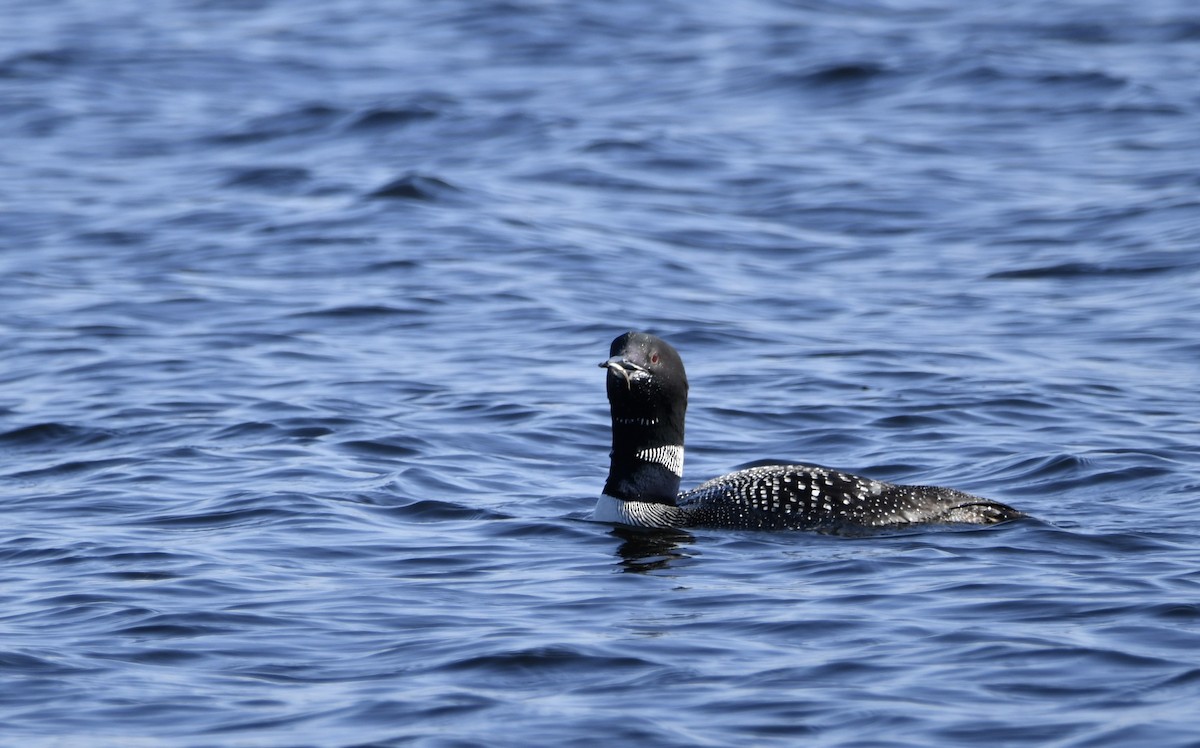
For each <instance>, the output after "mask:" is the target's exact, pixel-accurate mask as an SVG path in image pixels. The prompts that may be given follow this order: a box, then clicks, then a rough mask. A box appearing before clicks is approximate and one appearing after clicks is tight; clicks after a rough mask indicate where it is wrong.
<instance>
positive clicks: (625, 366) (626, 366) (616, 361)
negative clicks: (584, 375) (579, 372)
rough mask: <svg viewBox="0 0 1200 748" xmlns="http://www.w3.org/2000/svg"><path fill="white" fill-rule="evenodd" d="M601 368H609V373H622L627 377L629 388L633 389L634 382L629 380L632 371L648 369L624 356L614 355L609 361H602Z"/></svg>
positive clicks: (626, 384)
mask: <svg viewBox="0 0 1200 748" xmlns="http://www.w3.org/2000/svg"><path fill="white" fill-rule="evenodd" d="M600 368H602V369H608V373H609V374H620V375H621V376H623V377H625V387H626V388H627V389H633V383H632V382H631V381H630V380H629V374H630V372H635V371H646V367H644V366H641V365H639V364H635V363H633V362H632V361H630V360H628V359H626V358H625V357H623V356H613V357H612V358H610V359H609V360H607V361H601V362H600Z"/></svg>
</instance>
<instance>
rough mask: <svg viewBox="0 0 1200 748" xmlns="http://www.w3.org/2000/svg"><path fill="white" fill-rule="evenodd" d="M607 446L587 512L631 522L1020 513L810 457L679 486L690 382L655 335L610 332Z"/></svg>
mask: <svg viewBox="0 0 1200 748" xmlns="http://www.w3.org/2000/svg"><path fill="white" fill-rule="evenodd" d="M609 356H610V358H609V359H608V360H607V361H604V362H603V363H601V364H600V366H602V367H604V368H605V369H607V370H608V378H607V379H608V381H607V385H608V402H609V407H610V409H611V411H612V453H611V455H610V457H611V463H610V466H609V470H608V481H607V482H606V483H605V484H604V493H603V495H601V497H600V499H599V501H598V502H597V503H596V508H595V511H594V512H593V515H592V516H593V518H594V519H596V520H599V521H601V522H611V523H615V524H619V525H628V526H633V527H654V528H678V527H721V528H735V529H805V530H823V531H830V532H837V531H847V530H850V531H852V530H855V529H867V528H885V527H900V526H904V525H916V524H958V523H962V524H975V525H990V524H995V523H997V522H1005V521H1007V520H1011V519H1017V518H1019V517H1024V516H1025V515H1024V514H1023V513H1022V512H1019V511H1017V510H1016V509H1013V508H1012V507H1010V506H1006V505H1004V504H1001V503H999V502H995V501H989V500H987V499H982V498H979V497H978V496H972V495H970V494H967V493H963V492H961V491H955V490H954V489H950V488H938V487H936V486H901V485H895V484H892V483H884V482H883V481H877V480H871V479H870V478H861V477H859V476H857V475H850V474H848V473H843V472H839V471H837V470H830V469H828V468H823V467H816V466H812V465H767V466H764V467H752V468H747V469H745V470H739V471H737V472H734V473H729V474H728V475H723V476H721V477H719V478H713V479H712V480H710V481H708V482H706V483H702V484H701V485H700V486H698V487H697V488H694V489H692V490H691V491H685V492H683V493H680V492H679V481H680V478H682V477H683V422H684V416H685V414H686V412H687V394H688V382H687V374H686V373H685V372H684V369H683V360H682V359H680V357H679V353H678V352H677V351H676V350H675V349H674V348H673V347H672V346H671V345H670V344H669V343H667V342H666V341H665V340H662V339H661V338H657V337H655V336H653V335H648V334H646V333H639V332H628V333H625V334H624V335H621V336H620V337H618V338H617V339H616V340H614V341H613V342H612V347H611V348H610V349H609Z"/></svg>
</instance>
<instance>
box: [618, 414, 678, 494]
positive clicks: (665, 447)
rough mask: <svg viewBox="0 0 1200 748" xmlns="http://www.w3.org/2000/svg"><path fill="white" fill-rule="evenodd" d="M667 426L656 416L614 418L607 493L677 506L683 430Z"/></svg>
mask: <svg viewBox="0 0 1200 748" xmlns="http://www.w3.org/2000/svg"><path fill="white" fill-rule="evenodd" d="M664 426H665V424H661V423H658V422H657V421H654V420H653V419H619V418H615V417H614V418H613V447H612V452H611V453H610V454H609V457H610V463H609V468H608V481H607V482H605V484H604V493H605V494H606V495H608V496H612V497H613V498H616V499H623V500H625V501H643V502H648V503H654V504H667V505H671V506H674V505H675V497H676V496H678V495H679V480H680V478H682V477H683V433H682V429H675V428H664Z"/></svg>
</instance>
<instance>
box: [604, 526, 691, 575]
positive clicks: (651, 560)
mask: <svg viewBox="0 0 1200 748" xmlns="http://www.w3.org/2000/svg"><path fill="white" fill-rule="evenodd" d="M612 534H613V535H615V536H616V537H618V538H621V540H623V541H625V542H623V543H621V546H620V547H619V548H618V549H617V554H618V555H619V556H620V557H621V562H620V563H621V567H622V570H623V571H627V572H634V573H638V574H643V573H645V572H648V571H655V570H656V569H665V568H667V567H669V566H670V565H671V564H672V563H673V562H675V561H677V560H679V559H684V558H690V557H691V554H689V553H687V552H686V551H684V550H683V549H682V548H681V547H680V546H685V545H688V544H691V543H692V542H694V541H695V540H696V539H695V537H693V536H692V535H690V534H688V533H686V532H683V531H682V530H663V529H656V528H633V527H617V528H613V531H612Z"/></svg>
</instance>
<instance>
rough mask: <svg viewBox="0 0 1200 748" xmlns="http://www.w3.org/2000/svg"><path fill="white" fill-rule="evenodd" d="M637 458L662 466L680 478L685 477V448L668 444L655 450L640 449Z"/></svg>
mask: <svg viewBox="0 0 1200 748" xmlns="http://www.w3.org/2000/svg"><path fill="white" fill-rule="evenodd" d="M636 456H637V458H638V459H639V460H645V461H646V462H654V463H657V464H659V465H662V466H663V467H665V468H666V469H667V470H670V471H671V472H672V473H674V474H675V475H677V476H679V477H680V478H682V477H683V446H682V445H679V444H668V445H665V446H662V447H654V448H653V449H639V450H638V451H637V455H636Z"/></svg>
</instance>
